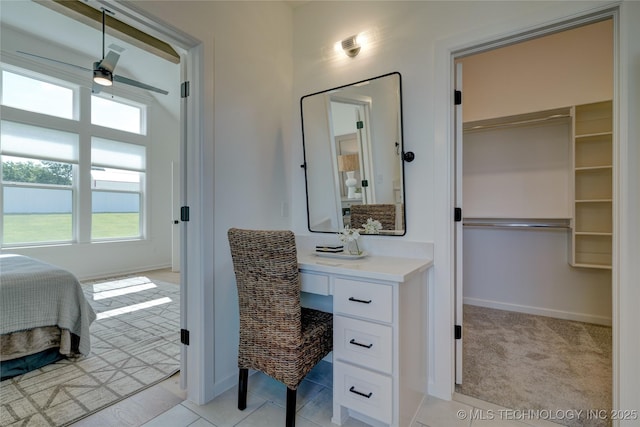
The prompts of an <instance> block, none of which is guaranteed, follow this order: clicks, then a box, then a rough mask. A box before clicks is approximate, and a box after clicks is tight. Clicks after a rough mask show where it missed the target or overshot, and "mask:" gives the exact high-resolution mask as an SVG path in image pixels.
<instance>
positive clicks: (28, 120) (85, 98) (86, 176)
mask: <svg viewBox="0 0 640 427" xmlns="http://www.w3.org/2000/svg"><path fill="white" fill-rule="evenodd" d="M25 66H26V64H25V65H22V64H21V65H20V66H18V65H13V64H7V63H6V62H2V63H0V84H3V80H2V74H3V73H2V72H3V71H8V72H11V73H14V74H18V75H21V76H24V77H28V78H33V79H35V80H39V81H45V82H47V83H51V84H56V85H60V86H62V87H66V88H72V89H73V90H74V92H73V93H74V95H73V103H74V107H73V111H74V118H73V119H68V118H62V117H56V116H51V115H47V114H44V113H37V112H33V111H28V110H21V109H19V108H15V107H10V106H7V105H0V114H1V115H2V118H3V120H7V121H12V122H16V123H20V124H25V125H31V126H36V127H43V128H51V129H54V130H60V131H65V132H71V133H76V134H78V136H79V147H78V150H79V159H78V163H77V164H73V184H72V186H71V188H72V200H73V202H72V203H73V211H72V239H71V241H66V240H65V241H56V242H49V241H42V242H24V243H15V244H13V243H12V244H5V243H3V242H2V239H0V248H5V247H6V248H17V247H34V246H55V245H59V244H87V243H101V242H105V241H109V242H119V241H123V242H126V241H143V240H148V227H147V224H148V218H147V212H148V208H147V207H148V203H149V200H148V199H149V197H148V187H147V185H148V184H147V182H148V180H147V176H148V174H149V171H150V169H151V168H150V164H149V163H150V162H149V159H150V158H151V157H150V151H151V144H150V141H151V138H150V136H149V132H148V129H149V123H148V120H149V118H150V109H151V108H153V107H152V105H151V104H152V98H146V97H141V96H137V95H136V94H128V93H126V91H123V92H125V93H124V96H123V94H118V95H112V94H106V93H104V92H101V93H99V94H93V93H92V91H91V88H90V87H88V86H85V85H82V84H78V83H74V81H75V80H76V79H74V78H73V76H71V75H69V76H68V78H67V79H65V76H67V74H66V73H59V74H60V75H58V73H56V70H51V73H50V74H53V75H52V76H49V75H43V74H40V73H38V72H36V71H33V70H31V69H29V68H25ZM0 87H1V86H0ZM92 96H98V97H104V98H106V99H110V100H111V99H112V100H114V101H115V102H118V103H122V104H125V105H129V106H132V107H136V108H140V110H141V112H140V120H141V126H140V130H141V133H140V134H137V133H133V132H129V131H124V130H120V129H115V128H109V127H105V126H101V125H95V124H92V123H91V99H92ZM92 137H97V138H103V139H110V140H114V141H119V142H123V143H127V144H135V145H141V146H143V147H144V149H145V162H146V164H145V168H144V170H143V171H138V172H141V181H140V191H139V193H137V194H139V197H140V212H139V216H140V218H139V231H140V233H139V235H138V236H137V237H130V236H127V237H112V238H106V239H105V238H100V239H94V238H93V237H92V235H91V229H92V227H91V221H92V206H91V205H92V194H93V190H92V188H91V181H90V180H91V166H92V161H91V139H92ZM7 155H9V154H8V153H7ZM34 160H51V159H47V158H42V159H41V158H34ZM1 168H2V165H1V163H0V215H1V216H2V220H0V236H4V201H3V197H4V194H3V193H4V187H5V186H16V184H17V186H22V184H27V183H13V182H7V183H5V182H4V181H3V180H2V174H1V170H2V169H1ZM125 169H126V168H125ZM29 185H32V186H33V185H34V183H29ZM35 185H36V186H39V185H41V184H35ZM24 187H25V188H26V187H27V186H26V185H25V186H24ZM62 188H68V187H64V186H63V187H62ZM109 191H112V190H109Z"/></svg>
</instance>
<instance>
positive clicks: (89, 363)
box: [0, 276, 180, 427]
mask: <svg viewBox="0 0 640 427" xmlns="http://www.w3.org/2000/svg"><path fill="white" fill-rule="evenodd" d="M82 287H83V290H84V293H85V295H86V297H87V299H88V300H89V303H90V304H91V306H92V307H93V308H94V310H95V311H96V313H97V316H98V317H97V319H96V321H94V322H93V324H92V325H91V354H90V355H89V356H87V357H82V358H79V359H76V360H62V361H60V362H56V363H54V364H51V365H48V366H45V367H43V368H41V369H38V370H36V371H33V372H30V373H27V374H25V375H20V376H17V377H14V378H11V379H8V380H5V381H2V383H0V403H1V406H0V425H2V426H7V427H9V426H11V427H13V426H21V427H26V426H29V427H31V426H38V427H39V426H66V425H69V424H71V423H73V422H75V421H78V420H79V419H81V418H84V417H86V416H88V415H90V414H92V413H94V412H97V411H99V410H101V409H103V408H105V407H107V406H109V405H112V404H114V403H116V402H118V401H120V400H122V399H125V398H127V397H128V396H131V395H132V394H135V393H137V392H139V391H141V390H143V389H145V388H147V387H150V386H152V385H154V384H157V383H158V382H160V381H163V380H164V379H166V378H168V377H170V376H171V375H173V374H175V373H176V372H177V371H178V370H179V368H180V286H178V285H175V284H170V283H163V282H159V281H151V280H149V279H148V278H146V277H143V276H139V277H128V278H122V279H118V280H111V281H108V282H92V283H83V285H82Z"/></svg>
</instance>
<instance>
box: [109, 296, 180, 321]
mask: <svg viewBox="0 0 640 427" xmlns="http://www.w3.org/2000/svg"><path fill="white" fill-rule="evenodd" d="M171 301H172V300H171V298H169V297H164V298H158V299H154V300H151V301H146V302H141V303H139V304H133V305H128V306H126V307H121V308H116V309H114V310H109V311H103V312H102V313H98V316H97V320H100V319H106V318H108V317H113V316H118V315H120V314H126V313H131V312H134V311H138V310H144V309H145V308H150V307H155V306H157V305H162V304H168V303H170V302H171Z"/></svg>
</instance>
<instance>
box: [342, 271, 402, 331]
mask: <svg viewBox="0 0 640 427" xmlns="http://www.w3.org/2000/svg"><path fill="white" fill-rule="evenodd" d="M392 291H393V289H392V288H391V286H389V285H381V284H379V283H371V282H361V281H357V280H348V279H342V278H336V279H335V285H334V290H333V307H334V310H335V312H336V313H344V314H347V315H353V316H359V317H364V318H366V319H372V320H378V321H381V322H387V323H391V321H392V320H393V309H392V303H393V301H392V297H393V293H392Z"/></svg>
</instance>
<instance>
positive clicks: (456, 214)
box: [453, 208, 462, 222]
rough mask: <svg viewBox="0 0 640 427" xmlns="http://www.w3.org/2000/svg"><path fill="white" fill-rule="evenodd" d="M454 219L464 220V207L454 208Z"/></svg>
mask: <svg viewBox="0 0 640 427" xmlns="http://www.w3.org/2000/svg"><path fill="white" fill-rule="evenodd" d="M453 220H454V221H455V222H460V221H462V208H453Z"/></svg>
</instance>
